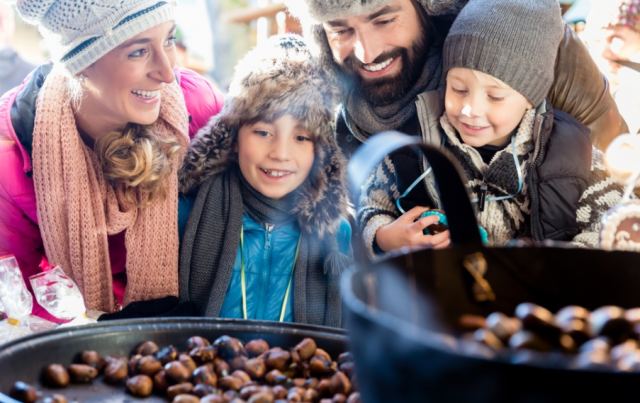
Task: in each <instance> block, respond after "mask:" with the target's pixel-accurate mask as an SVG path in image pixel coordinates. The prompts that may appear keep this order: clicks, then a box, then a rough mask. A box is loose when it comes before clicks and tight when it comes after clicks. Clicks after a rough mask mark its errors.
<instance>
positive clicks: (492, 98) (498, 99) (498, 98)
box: [487, 95, 504, 102]
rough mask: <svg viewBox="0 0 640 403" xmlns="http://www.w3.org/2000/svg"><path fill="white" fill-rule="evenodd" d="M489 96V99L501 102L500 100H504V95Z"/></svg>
mask: <svg viewBox="0 0 640 403" xmlns="http://www.w3.org/2000/svg"><path fill="white" fill-rule="evenodd" d="M487 96H488V97H489V99H490V100H491V101H493V102H500V101H504V97H497V96H494V95H487Z"/></svg>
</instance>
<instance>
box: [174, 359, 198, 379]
mask: <svg viewBox="0 0 640 403" xmlns="http://www.w3.org/2000/svg"><path fill="white" fill-rule="evenodd" d="M178 361H180V362H181V363H182V365H184V367H185V368H186V369H187V370H188V371H189V375H191V374H192V373H193V371H195V370H196V368H197V367H198V366H197V365H196V362H195V361H194V360H193V358H191V357H190V356H189V355H188V354H180V355H179V356H178Z"/></svg>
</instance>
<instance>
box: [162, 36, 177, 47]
mask: <svg viewBox="0 0 640 403" xmlns="http://www.w3.org/2000/svg"><path fill="white" fill-rule="evenodd" d="M176 40H177V38H176V37H175V35H173V36H170V37H169V38H167V41H166V42H165V44H164V45H165V46H166V47H171V46H174V45H175V44H176Z"/></svg>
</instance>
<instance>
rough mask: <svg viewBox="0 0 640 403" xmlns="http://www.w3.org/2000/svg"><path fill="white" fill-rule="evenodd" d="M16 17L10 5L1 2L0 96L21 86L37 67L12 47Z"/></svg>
mask: <svg viewBox="0 0 640 403" xmlns="http://www.w3.org/2000/svg"><path fill="white" fill-rule="evenodd" d="M14 30H15V16H14V13H13V9H12V8H11V6H10V5H9V4H7V3H6V2H4V1H2V2H0V95H2V94H4V93H5V92H7V91H8V90H10V89H11V88H13V87H15V86H16V85H18V84H20V83H21V82H22V80H24V78H25V77H26V76H27V74H29V73H30V72H31V70H33V68H34V67H35V66H33V65H32V64H30V63H29V62H27V61H25V60H24V59H22V57H20V55H18V53H16V51H15V50H14V49H13V48H12V47H11V45H10V43H11V37H12V36H13V32H14Z"/></svg>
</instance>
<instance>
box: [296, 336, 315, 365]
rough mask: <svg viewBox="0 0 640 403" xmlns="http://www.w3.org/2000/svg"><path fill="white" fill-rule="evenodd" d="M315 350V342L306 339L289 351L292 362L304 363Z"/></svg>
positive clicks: (308, 338)
mask: <svg viewBox="0 0 640 403" xmlns="http://www.w3.org/2000/svg"><path fill="white" fill-rule="evenodd" d="M317 348H318V346H317V345H316V342H315V340H313V339H312V338H310V337H306V338H304V339H302V341H301V342H300V343H298V344H297V345H296V346H295V347H294V348H293V349H292V350H291V353H292V357H294V358H293V360H294V361H296V362H297V361H300V360H302V361H306V360H308V359H309V358H311V357H312V356H313V355H314V354H315V352H316V349H317ZM298 357H299V358H298Z"/></svg>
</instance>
